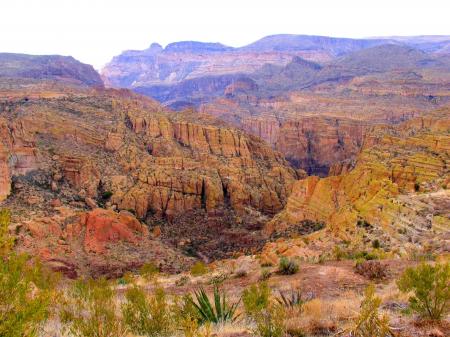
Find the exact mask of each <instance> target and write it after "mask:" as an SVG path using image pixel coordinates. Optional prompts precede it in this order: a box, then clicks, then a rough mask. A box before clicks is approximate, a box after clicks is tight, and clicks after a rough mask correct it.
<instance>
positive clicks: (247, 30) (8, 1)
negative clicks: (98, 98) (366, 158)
mask: <svg viewBox="0 0 450 337" xmlns="http://www.w3.org/2000/svg"><path fill="white" fill-rule="evenodd" d="M0 13H2V18H1V20H0V52H16V53H29V54H61V55H72V56H74V57H75V58H77V59H78V60H80V61H82V62H85V63H89V64H93V65H94V66H95V67H96V68H97V69H99V68H101V67H102V66H103V65H104V64H105V63H106V62H108V61H109V60H110V59H111V58H112V57H113V56H114V55H117V54H119V53H120V52H121V51H123V50H126V49H145V48H147V47H148V46H149V45H150V43H151V42H158V43H160V44H162V45H166V44H168V43H170V42H175V41H182V40H195V41H205V42H206V41H209V42H221V43H223V44H226V45H230V46H234V47H237V46H242V45H245V44H248V43H251V42H253V41H255V40H257V39H259V38H261V37H263V36H266V35H271V34H279V33H290V34H310V35H326V36H336V37H368V36H393V35H397V36H398V35H400V36H404V35H450V21H449V18H448V14H449V13H450V1H447V0H428V1H422V0H409V1H393V0H378V1H364V0H340V1H336V0H328V1H327V0H314V1H301V0H276V1H265V0H259V1H245V0H227V1H212V0H203V1H202V0H188V1H187V0H128V1H122V0H39V1H31V0H29V1H26V0H2V1H1V3H0Z"/></svg>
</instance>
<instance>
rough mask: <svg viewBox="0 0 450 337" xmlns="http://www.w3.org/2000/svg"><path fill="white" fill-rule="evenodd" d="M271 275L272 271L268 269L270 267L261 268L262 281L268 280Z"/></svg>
mask: <svg viewBox="0 0 450 337" xmlns="http://www.w3.org/2000/svg"><path fill="white" fill-rule="evenodd" d="M270 276H272V273H271V271H270V269H268V268H262V269H261V275H260V277H259V279H260V280H261V281H266V280H268V279H269V278H270Z"/></svg>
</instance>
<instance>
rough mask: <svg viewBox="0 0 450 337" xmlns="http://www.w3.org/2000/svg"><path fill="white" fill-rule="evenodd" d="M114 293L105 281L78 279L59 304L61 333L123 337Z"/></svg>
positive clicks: (80, 335) (77, 336)
mask: <svg viewBox="0 0 450 337" xmlns="http://www.w3.org/2000/svg"><path fill="white" fill-rule="evenodd" d="M118 312H119V308H118V306H117V302H116V298H115V293H114V290H113V289H112V288H111V286H110V284H109V282H108V281H107V280H105V279H98V280H92V279H89V280H87V281H84V280H78V281H76V282H75V284H74V285H73V287H72V288H71V289H70V290H69V291H68V292H67V293H66V294H65V296H64V298H63V300H62V302H61V310H60V319H61V322H62V323H63V324H64V325H65V327H64V330H66V331H67V332H69V333H70V334H72V335H73V336H75V337H85V336H92V337H120V336H126V333H127V328H126V326H125V324H124V322H123V320H122V319H120V317H119V316H118Z"/></svg>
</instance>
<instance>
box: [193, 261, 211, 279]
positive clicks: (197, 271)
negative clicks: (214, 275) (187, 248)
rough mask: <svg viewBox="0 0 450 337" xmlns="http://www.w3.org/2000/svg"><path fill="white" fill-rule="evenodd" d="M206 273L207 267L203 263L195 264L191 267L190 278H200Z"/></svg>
mask: <svg viewBox="0 0 450 337" xmlns="http://www.w3.org/2000/svg"><path fill="white" fill-rule="evenodd" d="M207 272H208V267H207V266H206V265H205V264H204V263H203V262H200V261H198V262H196V263H195V264H194V265H193V266H192V267H191V275H192V276H201V275H204V274H206V273H207Z"/></svg>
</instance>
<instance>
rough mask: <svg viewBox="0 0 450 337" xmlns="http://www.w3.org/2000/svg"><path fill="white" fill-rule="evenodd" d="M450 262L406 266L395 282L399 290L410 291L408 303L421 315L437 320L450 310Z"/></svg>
mask: <svg viewBox="0 0 450 337" xmlns="http://www.w3.org/2000/svg"><path fill="white" fill-rule="evenodd" d="M449 283H450V263H448V262H447V263H445V264H435V265H434V266H433V265H430V264H425V263H423V264H421V265H419V266H417V267H415V268H408V269H407V270H406V271H405V272H404V273H403V275H402V276H401V277H400V279H399V280H398V282H397V285H398V288H399V289H400V291H402V292H405V293H411V296H410V298H409V305H410V308H411V309H412V310H414V311H415V312H417V313H419V314H420V315H421V316H423V317H428V318H430V319H434V320H439V319H441V318H442V316H443V315H444V314H446V313H447V312H449V310H450V286H449Z"/></svg>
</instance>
